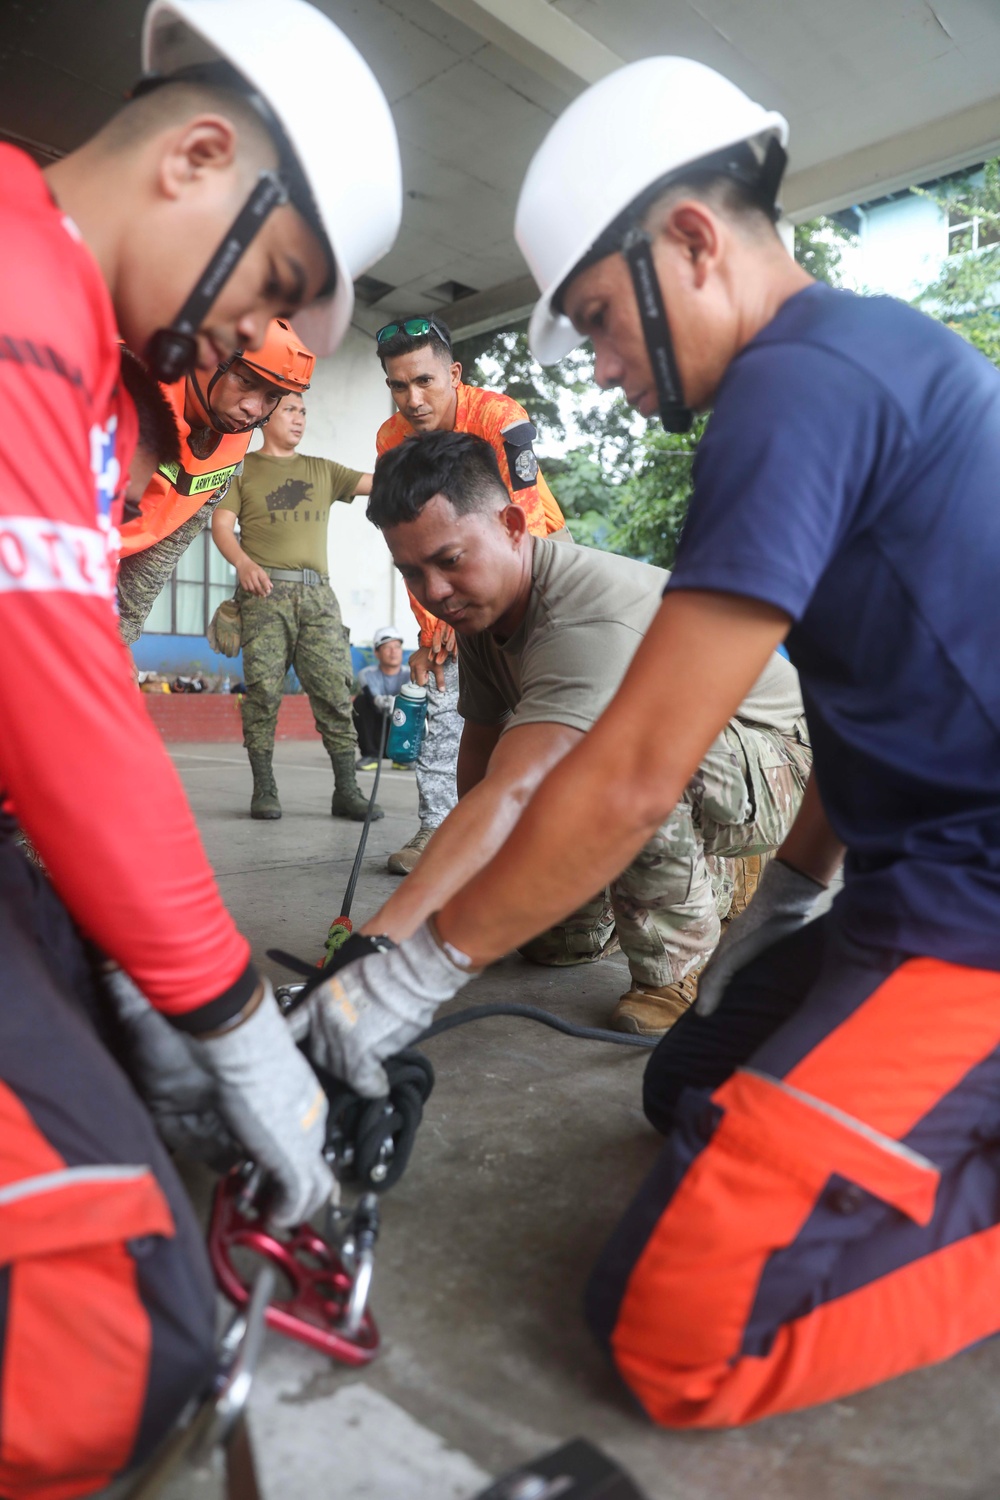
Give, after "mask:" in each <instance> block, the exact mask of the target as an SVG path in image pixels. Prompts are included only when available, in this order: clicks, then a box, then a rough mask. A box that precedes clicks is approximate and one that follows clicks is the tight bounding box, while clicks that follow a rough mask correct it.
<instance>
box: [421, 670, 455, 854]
mask: <svg viewBox="0 0 1000 1500" xmlns="http://www.w3.org/2000/svg"><path fill="white" fill-rule="evenodd" d="M461 738H462V716H461V714H460V713H459V711H458V662H457V661H456V660H455V658H454V657H450V658H449V659H448V661H446V662H445V664H444V691H443V692H441V691H439V689H438V686H437V683H436V682H435V680H434V674H433V672H432V673H431V674H430V676H429V677H428V679H427V724H426V727H425V729H424V739H423V744H422V745H421V746H420V755H419V756H418V758H417V766H416V771H417V797H418V799H419V805H420V826H421V828H437V827H438V826H439V824H441V823H443V822H444V820H445V818H446V817H447V816H448V814H449V813H450V812H451V810H452V808H453V807H455V806H456V805H457V803H458V787H457V785H456V782H455V772H456V770H457V768H458V746H459V742H460V740H461Z"/></svg>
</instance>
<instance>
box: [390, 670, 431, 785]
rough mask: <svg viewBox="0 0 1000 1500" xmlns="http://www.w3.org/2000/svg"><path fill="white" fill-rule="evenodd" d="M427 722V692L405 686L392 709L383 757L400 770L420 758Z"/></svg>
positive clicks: (414, 686) (411, 683)
mask: <svg viewBox="0 0 1000 1500" xmlns="http://www.w3.org/2000/svg"><path fill="white" fill-rule="evenodd" d="M426 722H427V689H426V688H425V687H418V686H417V684H416V683H415V682H405V683H404V684H403V686H402V687H401V688H400V690H399V692H398V693H397V694H396V701H395V703H394V704H393V706H392V728H391V729H390V730H389V740H388V743H387V744H386V747H385V753H386V755H387V756H388V757H389V759H390V760H394V761H396V762H397V763H398V764H399V765H401V766H408V765H412V763H413V761H415V760H416V758H417V756H418V755H419V754H420V744H421V741H422V740H423V737H424V724H425V723H426Z"/></svg>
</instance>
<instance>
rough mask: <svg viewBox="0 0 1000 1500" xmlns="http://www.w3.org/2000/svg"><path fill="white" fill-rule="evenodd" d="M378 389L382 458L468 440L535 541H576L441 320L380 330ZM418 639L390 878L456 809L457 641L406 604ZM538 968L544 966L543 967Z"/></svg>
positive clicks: (529, 454)
mask: <svg viewBox="0 0 1000 1500" xmlns="http://www.w3.org/2000/svg"><path fill="white" fill-rule="evenodd" d="M375 339H376V348H377V352H378V357H379V359H380V360H381V362H382V368H383V370H384V371H385V383H386V385H387V386H388V387H389V392H390V394H391V396H392V399H393V401H394V402H395V403H396V407H397V410H396V414H395V415H394V416H392V417H390V418H389V420H388V421H387V422H383V424H382V426H381V427H380V428H379V430H378V437H377V438H376V447H377V449H378V453H379V456H380V457H381V455H382V454H383V453H387V452H388V451H389V449H390V448H396V447H398V446H399V444H400V443H403V442H405V441H406V439H407V438H411V437H426V436H427V434H428V433H431V432H471V433H472V434H473V435H474V436H475V437H481V438H485V439H486V441H487V442H488V443H489V444H490V446H491V447H492V448H493V451H494V453H495V454H496V457H497V464H498V466H499V469H500V476H501V478H502V479H503V482H504V484H505V486H506V488H507V492H508V494H509V495H510V498H511V501H512V503H513V504H514V505H517V506H519V507H520V508H521V509H522V510H523V511H524V512H525V514H526V515H527V517H528V531H529V532H530V533H531V535H532V536H552V537H555V538H556V539H557V540H562V541H567V542H571V541H572V540H573V538H572V536H571V534H570V532H569V531H568V529H567V527H566V518H565V516H564V515H563V513H562V511H561V510H560V509H559V506H558V504H557V502H556V499H555V496H554V495H553V494H552V491H551V490H550V489H549V487H548V485H547V484H546V482H545V479H544V478H543V476H542V474H541V473H540V472H539V468H538V460H537V458H536V457H535V453H534V449H533V447H532V444H533V443H534V440H535V437H536V436H537V434H536V432H535V428H534V425H533V424H532V421H531V419H530V417H529V416H528V413H527V412H526V411H525V409H524V407H523V406H519V405H518V403H517V402H516V401H515V400H513V398H512V397H510V396H506V395H504V394H503V392H501V391H488V390H484V389H483V388H482V387H481V386H474V385H466V384H465V383H464V381H463V380H462V366H461V364H459V362H458V360H456V358H455V355H454V351H453V350H452V344H451V333H450V331H449V329H448V328H447V326H446V325H445V324H444V323H442V322H441V320H440V319H439V318H432V317H415V318H407V319H406V320H405V321H401V322H396V323H387V324H386V325H385V326H384V327H383V328H380V329H379V331H378V333H377V334H376V335H375ZM410 604H411V606H412V608H413V613H414V615H415V616H416V619H417V625H418V626H419V630H420V639H419V647H418V649H417V650H416V651H414V652H413V654H412V655H411V657H410V663H409V665H410V676H411V677H412V679H413V681H414V682H416V683H419V684H420V685H421V686H426V687H427V727H426V729H425V731H424V740H423V744H422V746H421V749H420V757H419V759H418V761H417V765H416V781H417V796H418V799H419V816H420V826H419V828H418V829H417V831H416V833H415V834H414V835H413V837H412V838H411V839H410V840H409V842H408V843H406V844H404V845H403V847H402V849H399V850H397V851H396V853H395V854H390V856H389V860H388V866H389V869H390V871H391V872H392V873H393V874H394V875H408V874H409V873H410V871H411V870H412V869H414V868H415V866H416V864H417V861H418V860H419V859H420V856H421V854H422V853H423V851H424V849H425V848H426V847H427V843H428V840H429V839H430V836H431V834H432V833H433V832H434V830H435V828H437V827H438V826H439V825H440V824H441V823H443V822H444V820H445V818H446V817H447V816H448V814H449V813H450V812H451V810H452V808H453V807H454V806H455V804H456V803H457V801H458V791H457V788H456V781H455V773H456V769H457V766H458V747H459V742H460V740H461V738H462V718H461V715H460V714H459V712H458V647H457V643H456V641H455V632H454V630H453V629H452V628H451V626H450V625H448V624H447V623H446V622H445V621H443V620H438V619H435V617H434V616H433V615H432V614H430V613H429V612H428V611H427V610H426V609H424V608H423V606H422V605H420V604H418V603H417V601H416V599H414V597H413V595H412V594H411V595H410ZM543 961H550V960H548V959H545V958H543Z"/></svg>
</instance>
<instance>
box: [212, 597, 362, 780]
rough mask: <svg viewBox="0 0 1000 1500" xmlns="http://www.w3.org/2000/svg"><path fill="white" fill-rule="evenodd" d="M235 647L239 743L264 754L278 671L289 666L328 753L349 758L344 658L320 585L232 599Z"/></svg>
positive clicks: (333, 603)
mask: <svg viewBox="0 0 1000 1500" xmlns="http://www.w3.org/2000/svg"><path fill="white" fill-rule="evenodd" d="M237 598H238V599H239V604H240V620H241V625H240V635H241V638H242V642H243V677H244V680H245V682H246V685H247V691H246V697H245V698H244V699H243V743H244V745H245V746H246V748H247V749H248V750H250V751H255V750H262V751H265V752H267V753H270V751H271V749H272V747H273V745H274V729H275V725H276V724H277V722H278V709H279V708H280V707H281V690H282V687H283V685H284V681H285V673H286V672H287V671H288V668H289V667H294V668H295V671H296V672H297V674H298V678H299V681H300V682H301V684H302V686H303V688H304V689H305V691H306V693H307V694H308V697H309V706H310V707H311V709H312V711H313V717H314V718H315V720H316V728H317V729H318V730H319V732H320V734H321V735H322V737H323V744H324V745H325V746H326V749H327V752H328V754H330V755H337V754H339V753H341V752H343V751H345V750H349V751H351V752H353V753H354V754H355V755H356V754H357V748H358V742H357V738H356V736H355V733H354V724H353V721H352V719H351V683H352V681H353V672H352V670H351V653H350V647H349V645H348V641H347V632H346V630H345V629H344V626H343V624H342V623H341V618H340V605H339V604H338V603H337V596H336V594H335V593H334V592H333V590H332V589H331V588H330V586H329V585H328V584H325V583H318V584H309V583H280V582H276V583H274V584H272V587H271V592H270V593H269V594H268V596H267V598H266V599H261V598H259V597H258V595H256V594H248V593H247V592H246V590H245V589H240V590H239V591H238V593H237Z"/></svg>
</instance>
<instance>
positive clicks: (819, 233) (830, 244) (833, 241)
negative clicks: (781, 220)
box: [795, 218, 857, 286]
mask: <svg viewBox="0 0 1000 1500" xmlns="http://www.w3.org/2000/svg"><path fill="white" fill-rule="evenodd" d="M856 240H857V236H856V235H855V234H854V233H852V231H851V230H850V229H848V228H847V226H846V225H844V224H842V223H841V222H840V221H839V220H838V219H828V218H819V219H807V220H806V222H805V223H804V224H796V226H795V259H796V260H797V261H798V263H799V265H800V266H801V267H802V269H803V270H804V271H808V272H809V275H810V276H815V278H816V280H817V281H825V282H827V283H828V285H830V286H840V284H841V280H842V277H841V262H842V260H843V255H844V247H845V245H853V244H854V243H855V242H856Z"/></svg>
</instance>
